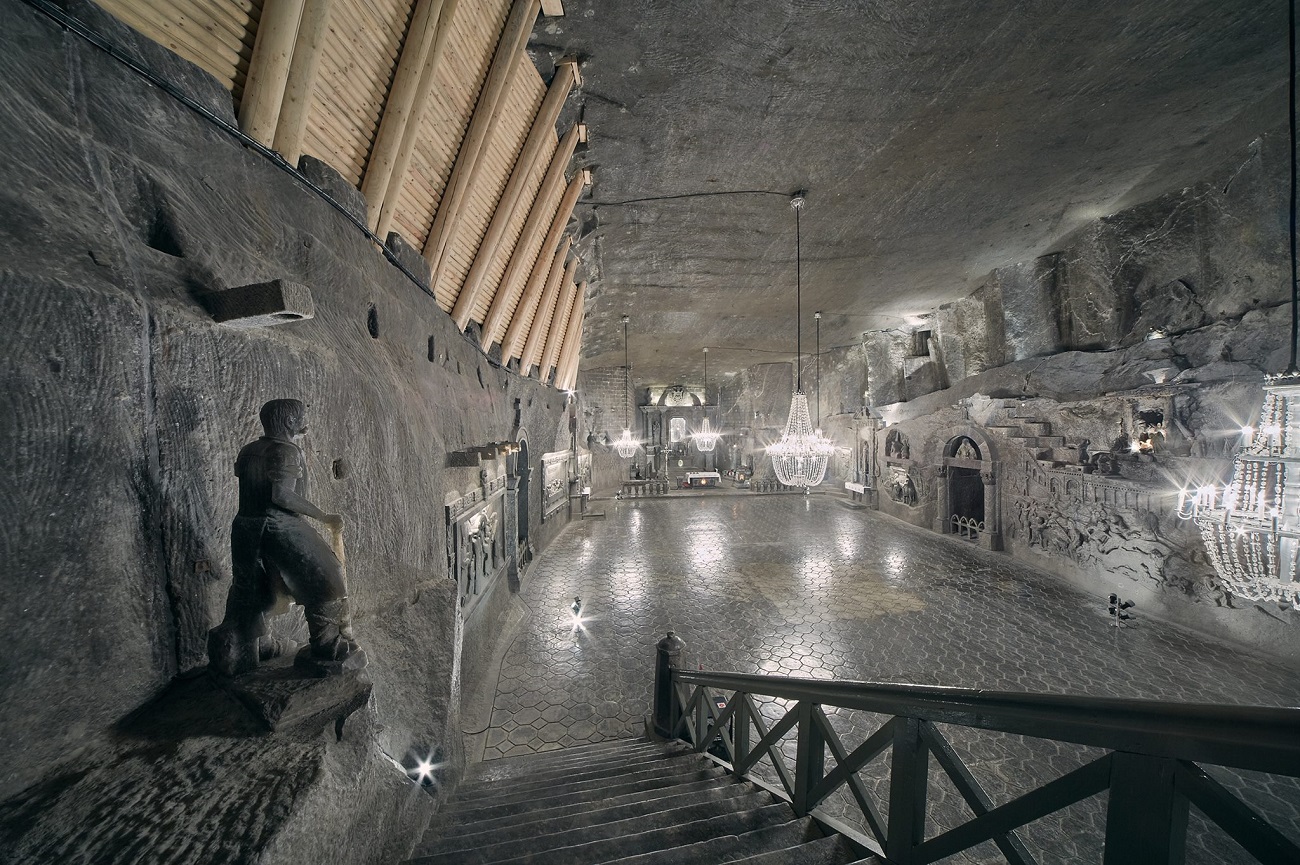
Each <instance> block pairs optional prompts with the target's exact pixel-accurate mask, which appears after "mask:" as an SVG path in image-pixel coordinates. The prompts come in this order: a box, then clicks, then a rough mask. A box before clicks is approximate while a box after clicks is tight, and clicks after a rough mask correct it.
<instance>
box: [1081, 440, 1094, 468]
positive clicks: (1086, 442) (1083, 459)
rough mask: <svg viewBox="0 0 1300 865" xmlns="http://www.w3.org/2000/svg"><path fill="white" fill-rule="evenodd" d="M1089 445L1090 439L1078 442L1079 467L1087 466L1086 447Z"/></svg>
mask: <svg viewBox="0 0 1300 865" xmlns="http://www.w3.org/2000/svg"><path fill="white" fill-rule="evenodd" d="M1090 444H1092V439H1084V440H1083V441H1081V442H1079V465H1081V466H1086V465H1087V464H1088V445H1090Z"/></svg>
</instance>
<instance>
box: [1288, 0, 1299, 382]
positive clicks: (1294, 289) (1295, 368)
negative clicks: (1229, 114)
mask: <svg viewBox="0 0 1300 865" xmlns="http://www.w3.org/2000/svg"><path fill="white" fill-rule="evenodd" d="M1287 13H1288V14H1287V21H1288V23H1289V25H1290V26H1288V27H1287V33H1288V34H1289V38H1288V42H1287V45H1288V48H1289V56H1290V61H1291V74H1290V75H1289V76H1288V78H1287V93H1288V96H1289V101H1288V108H1289V112H1290V121H1291V208H1290V210H1291V213H1290V216H1291V219H1290V227H1291V232H1290V234H1291V365H1290V366H1288V367H1287V369H1286V371H1287V373H1288V374H1290V375H1297V374H1300V365H1297V362H1296V352H1297V345H1298V343H1300V282H1297V277H1296V237H1295V232H1296V146H1295V144H1296V142H1295V139H1296V119H1295V103H1296V92H1295V91H1296V85H1295V71H1296V46H1295V0H1290V2H1289V3H1288V4H1287Z"/></svg>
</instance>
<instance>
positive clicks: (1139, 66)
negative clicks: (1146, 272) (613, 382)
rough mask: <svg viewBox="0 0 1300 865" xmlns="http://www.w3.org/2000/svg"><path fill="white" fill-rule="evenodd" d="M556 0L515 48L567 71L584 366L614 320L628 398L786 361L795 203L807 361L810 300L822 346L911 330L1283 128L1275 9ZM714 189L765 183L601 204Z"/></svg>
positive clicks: (614, 353)
mask: <svg viewBox="0 0 1300 865" xmlns="http://www.w3.org/2000/svg"><path fill="white" fill-rule="evenodd" d="M564 5H565V11H566V15H565V17H564V18H554V19H546V20H545V21H543V22H541V23H540V24H539V26H538V27H537V28H536V30H535V31H534V34H533V41H532V43H531V50H532V51H533V53H534V56H535V57H538V58H542V57H551V56H564V55H566V54H578V55H581V56H583V57H584V58H585V63H584V66H583V76H584V79H585V80H584V85H583V88H582V93H581V96H580V98H579V99H577V100H575V101H573V102H571V103H570V105H569V108H568V110H570V111H572V112H575V113H576V112H581V114H582V116H583V118H584V119H585V120H586V122H587V123H588V124H589V125H590V127H591V129H592V140H591V144H590V149H589V151H588V152H587V153H586V155H585V156H584V157H583V158H585V159H586V161H587V162H588V164H591V165H593V166H594V167H595V171H594V178H595V180H594V186H593V188H592V193H591V196H590V200H588V199H587V198H584V200H583V201H581V202H580V203H579V205H578V209H577V214H576V215H577V219H578V221H579V224H580V232H581V235H582V236H581V240H580V241H579V242H578V244H577V248H578V249H579V251H580V253H581V254H582V255H583V256H584V260H585V262H586V265H587V267H588V269H589V280H590V289H589V292H588V309H587V312H588V318H587V323H586V337H585V341H584V344H583V355H584V357H583V365H584V367H602V366H618V365H621V364H622V362H623V344H622V328H621V326H620V324H619V316H621V315H623V314H624V313H627V314H629V315H631V316H632V339H631V355H632V358H631V360H632V366H633V369H634V371H635V372H634V375H635V378H636V379H637V380H638V381H639V382H644V383H647V384H650V383H655V382H658V383H661V384H669V383H672V382H674V381H680V380H684V379H685V380H694V378H698V372H699V366H700V349H701V347H702V346H705V345H708V346H711V347H714V348H711V349H710V354H709V360H710V371H711V372H714V371H716V372H717V373H718V374H722V373H724V372H727V371H731V370H736V369H739V368H741V367H744V366H748V365H750V364H753V363H758V362H762V361H769V360H784V359H787V358H788V357H790V356H791V355H792V354H793V348H794V330H793V317H794V220H793V215H792V213H791V211H790V209H789V207H788V205H787V200H786V199H787V197H788V195H789V193H791V192H793V191H795V190H797V189H800V188H806V189H807V190H808V204H807V207H806V209H805V210H804V214H803V229H804V231H803V238H804V271H803V272H804V303H803V314H804V343H803V345H804V350H805V351H808V350H810V349H811V342H812V337H813V321H812V312H813V311H814V310H823V311H825V318H824V319H823V321H822V345H823V346H824V347H826V346H834V345H841V344H848V343H852V342H855V341H857V340H859V339H860V337H861V333H862V332H863V331H864V330H870V329H876V328H890V327H898V326H900V325H905V324H906V322H907V317H908V316H909V315H912V314H916V313H924V312H926V311H928V310H930V309H932V308H934V307H935V306H937V305H938V304H941V303H943V302H946V301H950V300H954V299H956V298H958V297H961V296H964V295H965V294H968V293H969V292H970V291H972V290H974V289H975V288H976V287H978V285H979V283H980V282H981V280H982V279H983V278H984V277H985V276H986V275H987V274H988V272H989V271H990V270H991V269H992V268H994V267H997V266H1000V265H1004V264H1008V263H1012V262H1016V261H1021V260H1025V259H1027V258H1031V257H1034V256H1036V255H1039V254H1043V253H1046V252H1050V251H1053V250H1054V249H1055V248H1058V247H1057V244H1058V243H1059V241H1060V240H1061V239H1062V238H1064V237H1065V236H1066V235H1068V234H1069V233H1070V232H1071V231H1073V230H1074V229H1076V228H1078V227H1080V226H1082V225H1085V224H1086V223H1088V222H1089V221H1091V220H1094V219H1096V218H1098V217H1101V216H1104V215H1107V214H1111V213H1114V212H1116V211H1118V210H1120V209H1122V208H1124V207H1126V206H1130V205H1132V204H1135V203H1139V202H1142V201H1146V200H1149V199H1151V198H1153V197H1155V196H1157V195H1159V194H1163V193H1165V192H1168V191H1173V190H1178V189H1181V188H1182V187H1184V186H1187V185H1189V184H1191V183H1193V182H1195V181H1196V180H1199V179H1202V178H1204V177H1205V176H1206V175H1207V173H1209V172H1210V171H1212V170H1214V169H1215V168H1217V167H1218V166H1219V165H1220V164H1221V163H1223V162H1224V161H1225V160H1226V159H1228V158H1230V157H1233V156H1234V155H1235V154H1236V153H1241V152H1244V151H1245V148H1246V147H1247V146H1248V145H1249V143H1250V142H1251V141H1252V140H1253V139H1254V138H1255V137H1257V136H1259V135H1260V134H1262V133H1264V132H1267V131H1269V130H1272V129H1274V128H1277V129H1280V128H1281V127H1282V125H1283V124H1284V123H1285V118H1286V110H1285V92H1284V90H1285V80H1286V75H1285V68H1286V40H1285V33H1286V21H1287V12H1286V5H1285V3H1284V2H1282V0H1263V2H1253V0H1252V2H1244V0H1231V2H1224V0H1186V2H1169V0H1122V2H1121V0H1111V2H1093V3H1044V2H1030V0H878V2H865V0H822V2H785V0H750V2H707V3H702V2H698V0H691V2H686V0H658V2H655V3H649V4H647V3H636V4H627V3H612V2H607V0H603V2H598V0H565V2H564ZM730 190H771V191H776V192H779V193H782V195H776V196H768V195H740V196H716V197H703V198H682V199H674V200H664V201H650V202H642V203H638V204H635V205H626V206H618V205H615V204H613V202H621V201H627V200H629V199H643V198H650V197H671V196H681V195H698V194H700V193H714V192H726V191H730ZM602 202H604V203H603V204H602ZM726 347H730V348H738V349H766V350H775V351H788V352H789V354H787V355H781V354H768V353H765V352H760V351H755V352H750V351H727V350H723V348H726Z"/></svg>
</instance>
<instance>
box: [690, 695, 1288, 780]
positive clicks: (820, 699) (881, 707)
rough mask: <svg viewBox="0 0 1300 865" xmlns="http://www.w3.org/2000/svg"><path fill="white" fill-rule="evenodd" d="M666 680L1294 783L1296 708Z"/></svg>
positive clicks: (1075, 696)
mask: <svg viewBox="0 0 1300 865" xmlns="http://www.w3.org/2000/svg"><path fill="white" fill-rule="evenodd" d="M674 679H675V680H676V681H678V682H680V683H682V684H684V685H699V686H705V687H711V688H719V689H722V690H728V691H743V692H745V693H748V694H759V695H762V696H765V697H779V698H783V699H787V700H807V701H810V702H813V703H817V704H819V705H824V706H837V707H840V708H845V709H861V710H864V711H868V712H878V713H881V714H886V715H901V716H906V717H910V718H919V719H921V720H925V721H937V722H939V723H945V724H959V725H961V726H964V727H975V728H977V729H982V730H998V731H1000V732H1004V733H1018V734H1020V735H1022V736H1032V737H1037V738H1042V739H1055V740H1058V741H1062V742H1074V743H1076V744H1079V745H1092V746H1096V747H1101V748H1109V749H1112V750H1118V751H1130V752H1134V753H1140V754H1150V755H1152V756H1156V757H1170V758H1175V759H1181V760H1194V761H1196V762H1204V763H1213V764H1215V765H1219V766H1231V767H1234V768H1239V769H1252V770H1255V771H1260V772H1272V773H1274V774H1279V775H1291V776H1300V708H1286V707H1267V706H1223V705H1213V704H1203V703H1171V702H1162V701H1158V700H1134V699H1120V698H1110V697H1083V696H1077V695H1070V694H1035V693H1018V692H1011V691H987V690H980V689H972V688H946V687H936V686H931V685H908V684H890V683H882V682H855V681H826V680H824V679H801V678H793V677H792V678H783V677H778V676H763V675H753V674H747V673H718V672H704V671H699V672H697V671H693V670H675V671H674Z"/></svg>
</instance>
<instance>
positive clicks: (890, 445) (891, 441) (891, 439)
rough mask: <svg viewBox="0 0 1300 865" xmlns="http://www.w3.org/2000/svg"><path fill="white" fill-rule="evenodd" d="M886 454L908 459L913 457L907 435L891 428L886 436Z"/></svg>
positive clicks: (895, 457) (894, 457)
mask: <svg viewBox="0 0 1300 865" xmlns="http://www.w3.org/2000/svg"><path fill="white" fill-rule="evenodd" d="M885 456H887V457H892V458H893V459H900V460H906V459H911V458H912V448H911V446H910V445H909V444H908V443H907V436H905V435H903V434H902V433H901V432H899V431H898V430H896V429H895V430H890V431H889V434H888V435H887V436H885Z"/></svg>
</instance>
